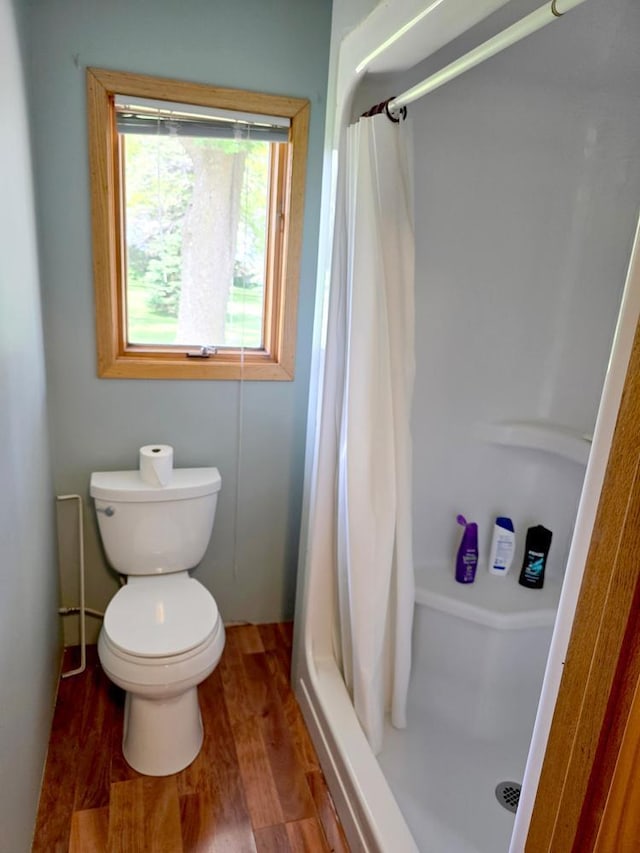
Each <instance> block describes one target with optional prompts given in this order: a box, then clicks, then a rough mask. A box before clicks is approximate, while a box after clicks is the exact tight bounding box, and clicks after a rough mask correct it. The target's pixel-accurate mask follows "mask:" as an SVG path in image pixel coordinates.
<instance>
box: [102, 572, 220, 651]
mask: <svg viewBox="0 0 640 853" xmlns="http://www.w3.org/2000/svg"><path fill="white" fill-rule="evenodd" d="M219 624H220V614H219V613H218V608H217V606H216V602H215V599H214V598H213V596H212V595H211V594H210V593H209V592H208V590H206V589H205V587H204V586H202V584H201V583H199V582H198V581H197V580H195V579H194V578H191V577H189V575H188V574H187V573H186V572H179V573H177V574H171V575H154V576H151V577H144V578H131V579H130V580H129V583H127V584H126V585H125V586H123V587H122V588H121V589H120V590H118V592H117V593H116V594H115V596H114V597H113V598H112V600H111V601H110V602H109V605H108V607H107V610H106V613H105V617H104V624H103V631H104V633H105V637H106V639H107V640H108V644H109V646H110V647H111V650H112V652H113V653H115V654H116V655H117V656H118V657H122V658H123V659H125V660H136V661H138V662H139V663H141V664H142V663H147V664H150V665H153V664H165V663H169V662H176V663H177V662H178V661H179V660H186V659H188V658H190V657H192V656H193V655H194V654H197V653H198V652H200V651H201V650H202V649H203V647H206V646H207V645H208V644H209V643H210V641H211V638H212V636H213V635H214V634H216V633H218V631H219Z"/></svg>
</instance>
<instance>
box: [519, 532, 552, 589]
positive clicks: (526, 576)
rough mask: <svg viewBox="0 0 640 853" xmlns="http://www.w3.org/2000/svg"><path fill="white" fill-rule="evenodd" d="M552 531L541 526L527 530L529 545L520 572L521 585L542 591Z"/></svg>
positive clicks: (526, 547)
mask: <svg viewBox="0 0 640 853" xmlns="http://www.w3.org/2000/svg"><path fill="white" fill-rule="evenodd" d="M550 547H551V531H550V530H547V528H546V527H543V526H542V525H541V524H539V525H538V526H537V527H530V528H529V529H528V530H527V544H526V545H525V548H524V561H523V563H522V570H521V571H520V580H519V583H520V584H521V585H522V586H528V587H529V588H530V589H542V587H543V586H544V570H545V568H546V565H547V557H548V555H549V548H550Z"/></svg>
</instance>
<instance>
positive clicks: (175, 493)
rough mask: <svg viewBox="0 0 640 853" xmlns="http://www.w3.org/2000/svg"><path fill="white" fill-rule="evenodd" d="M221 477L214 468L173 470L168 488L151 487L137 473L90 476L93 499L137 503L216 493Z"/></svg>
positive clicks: (109, 473)
mask: <svg viewBox="0 0 640 853" xmlns="http://www.w3.org/2000/svg"><path fill="white" fill-rule="evenodd" d="M221 485H222V478H221V477H220V472H219V471H218V469H217V468H175V469H174V470H173V472H172V476H171V482H170V483H169V485H167V486H151V485H149V484H148V483H145V481H144V480H143V479H142V477H141V476H140V472H139V471H96V472H94V473H93V474H92V475H91V484H90V488H89V492H90V494H91V497H92V498H99V499H101V500H107V501H123V502H125V503H136V502H140V503H142V502H145V501H180V500H186V499H187V498H200V497H203V496H204V495H211V494H213V493H214V492H219V491H220V487H221Z"/></svg>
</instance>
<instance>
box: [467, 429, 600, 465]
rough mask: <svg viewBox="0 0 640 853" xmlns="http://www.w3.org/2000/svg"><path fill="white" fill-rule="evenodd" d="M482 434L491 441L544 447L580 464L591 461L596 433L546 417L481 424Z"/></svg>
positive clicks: (530, 447) (545, 450) (509, 445)
mask: <svg viewBox="0 0 640 853" xmlns="http://www.w3.org/2000/svg"><path fill="white" fill-rule="evenodd" d="M478 435H479V437H480V438H482V439H483V440H484V441H487V442H489V443H491V444H500V445H502V446H504V447H521V448H525V449H528V450H542V451H544V452H546V453H552V454H554V455H555V456H562V457H563V458H565V459H570V460H571V461H572V462H577V463H578V464H580V465H586V464H587V460H588V459H589V452H590V450H591V441H592V436H591V435H589V434H588V433H586V432H581V431H580V430H577V429H571V428H570V427H564V426H558V425H557V424H552V423H548V422H546V421H504V422H502V423H493V424H483V425H481V426H479V427H478Z"/></svg>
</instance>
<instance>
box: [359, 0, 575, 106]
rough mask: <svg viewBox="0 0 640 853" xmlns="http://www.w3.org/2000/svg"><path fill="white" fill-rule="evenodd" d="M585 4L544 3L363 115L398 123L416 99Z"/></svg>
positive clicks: (558, 0)
mask: <svg viewBox="0 0 640 853" xmlns="http://www.w3.org/2000/svg"><path fill="white" fill-rule="evenodd" d="M584 2H585V0H553V2H552V3H545V4H544V6H541V7H540V8H539V9H536V11H535V12H532V13H531V14H530V15H527V16H526V17H524V18H522V19H521V20H520V21H516V23H515V24H513V25H512V26H510V27H507V29H506V30H503V31H502V32H500V33H498V34H497V35H495V36H493V38H490V39H489V40H488V41H485V42H483V43H482V44H481V45H478V47H476V48H474V49H473V50H471V51H469V53H465V54H464V56H461V57H460V59H456V60H455V61H454V62H451V63H450V64H449V65H446V66H445V67H444V68H441V69H440V71H436V72H435V74H432V75H431V76H430V77H427V79H426V80H423V81H422V83H418V84H417V85H416V86H413V87H412V88H411V89H407V91H406V92H404V93H403V94H402V95H397V96H396V97H395V98H391V99H390V100H388V101H385V102H383V103H382V104H378V105H377V106H375V107H372V109H371V110H369V112H368V113H365V115H370V114H372V115H375V114H376V113H378V112H382V111H383V110H384V111H385V112H386V113H387V115H388V116H389V118H391V119H392V120H393V121H399V119H400V117H401V116H402V114H403V109H404V107H406V106H407V104H410V103H412V102H413V101H417V100H418V98H421V97H422V96H423V95H427V94H428V93H429V92H433V91H434V90H435V89H438V88H440V86H444V84H445V83H448V82H449V81H450V80H453V79H454V78H455V77H459V76H460V74H464V72H465V71H469V70H470V69H471V68H475V66H476V65H479V64H480V63H481V62H484V61H485V60H486V59H490V58H491V57H492V56H495V55H496V54H497V53H500V51H502V50H504V49H505V48H507V47H510V46H511V45H512V44H515V43H516V42H519V41H520V40H521V39H523V38H526V37H527V36H528V35H531V33H535V32H536V31H537V30H540V29H542V27H546V25H547V24H550V23H552V22H553V21H555V20H557V19H558V18H561V17H562V16H563V15H564V14H565V12H569V11H570V10H571V9H574V8H575V7H576V6H579V5H580V4H581V3H584Z"/></svg>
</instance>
